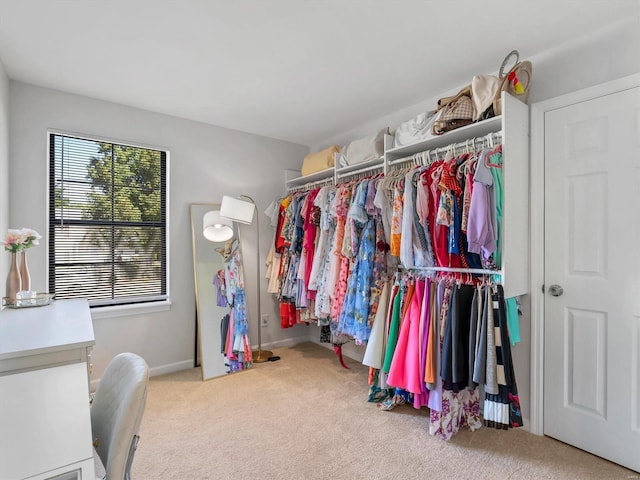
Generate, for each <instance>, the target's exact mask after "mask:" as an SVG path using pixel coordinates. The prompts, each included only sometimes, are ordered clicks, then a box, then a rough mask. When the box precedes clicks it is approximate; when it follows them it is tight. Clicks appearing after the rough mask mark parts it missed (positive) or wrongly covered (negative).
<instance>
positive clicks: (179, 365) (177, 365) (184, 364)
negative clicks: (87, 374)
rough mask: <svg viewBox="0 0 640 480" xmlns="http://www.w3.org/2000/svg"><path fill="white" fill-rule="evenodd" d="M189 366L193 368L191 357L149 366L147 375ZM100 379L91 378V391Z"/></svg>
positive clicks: (164, 373)
mask: <svg viewBox="0 0 640 480" xmlns="http://www.w3.org/2000/svg"><path fill="white" fill-rule="evenodd" d="M189 368H193V358H190V359H189V360H182V361H180V362H175V363H168V364H167V365H160V366H159V367H151V368H149V376H150V377H157V376H159V375H166V374H167V373H174V372H179V371H180V370H188V369H189ZM100 380H101V379H100V378H96V379H94V380H91V384H90V389H91V391H92V392H93V391H95V389H96V387H97V386H98V384H99V383H100Z"/></svg>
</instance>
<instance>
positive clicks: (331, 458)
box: [133, 343, 640, 480]
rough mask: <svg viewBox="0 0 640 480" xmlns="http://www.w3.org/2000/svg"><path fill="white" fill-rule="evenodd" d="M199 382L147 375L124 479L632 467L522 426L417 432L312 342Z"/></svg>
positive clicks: (498, 475) (591, 473) (531, 472)
mask: <svg viewBox="0 0 640 480" xmlns="http://www.w3.org/2000/svg"><path fill="white" fill-rule="evenodd" d="M274 353H275V354H277V355H280V356H281V357H282V359H281V360H280V361H278V362H267V363H264V364H260V365H255V367H254V368H253V369H252V370H248V371H246V372H241V373H237V374H233V375H227V376H225V377H221V378H217V379H213V380H210V381H207V382H202V381H201V380H200V370H199V369H193V370H187V371H183V372H178V373H175V374H171V375H165V376H162V377H154V378H152V379H151V385H150V390H149V397H148V400H147V407H146V411H145V415H144V419H143V421H142V427H141V440H140V445H139V447H138V452H137V454H136V458H135V461H134V464H133V479H134V480H162V479H167V480H169V479H171V480H182V479H196V480H201V479H202V480H204V479H231V480H235V479H238V480H240V479H242V480H246V479H250V478H259V479H264V480H270V479H285V480H288V479H305V480H311V479H394V480H397V479H406V480H410V479H426V478H437V479H440V480H445V479H467V478H474V479H478V478H480V479H484V478H486V479H508V478H513V479H543V478H554V479H618V478H619V479H629V478H640V475H639V474H638V473H636V472H632V471H630V470H627V469H624V468H622V467H620V466H618V465H615V464H613V463H610V462H607V461H605V460H602V459H600V458H598V457H595V456H593V455H590V454H588V453H585V452H583V451H581V450H577V449H575V448H573V447H570V446H568V445H565V444H563V443H560V442H557V441H555V440H553V439H550V438H547V437H539V436H535V435H531V434H529V433H527V432H525V431H523V430H509V431H497V430H492V429H488V428H481V429H480V430H478V431H476V432H473V433H472V432H469V431H468V430H464V431H462V432H460V433H458V434H457V435H455V436H454V437H453V439H452V440H451V441H449V442H444V441H442V440H440V439H437V438H434V437H431V436H430V435H429V433H428V415H427V410H426V409H422V410H419V411H417V410H414V409H413V407H411V406H407V405H403V406H401V407H397V408H396V409H394V410H393V411H390V412H384V411H380V410H378V409H377V408H376V406H375V404H371V403H368V402H367V401H366V399H367V385H366V382H367V370H366V369H365V367H363V366H362V365H360V364H358V363H357V362H355V361H353V360H350V359H346V362H347V364H348V365H349V366H350V367H351V369H350V370H345V369H343V368H342V367H340V365H339V364H338V360H337V358H336V356H335V354H334V353H333V352H332V351H330V350H327V349H325V348H322V347H319V346H317V345H314V344H312V343H305V344H302V345H298V346H295V347H293V348H283V349H277V350H276V351H275V352H274Z"/></svg>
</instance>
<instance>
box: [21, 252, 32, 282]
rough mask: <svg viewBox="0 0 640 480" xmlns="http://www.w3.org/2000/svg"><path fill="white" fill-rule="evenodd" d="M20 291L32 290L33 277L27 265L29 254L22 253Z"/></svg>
mask: <svg viewBox="0 0 640 480" xmlns="http://www.w3.org/2000/svg"><path fill="white" fill-rule="evenodd" d="M20 290H31V275H29V265H27V252H25V251H24V250H23V251H22V252H21V253H20Z"/></svg>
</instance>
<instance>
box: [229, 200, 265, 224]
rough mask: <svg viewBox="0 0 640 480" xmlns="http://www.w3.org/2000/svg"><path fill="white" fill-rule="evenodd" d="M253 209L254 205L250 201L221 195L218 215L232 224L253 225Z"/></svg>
mask: <svg viewBox="0 0 640 480" xmlns="http://www.w3.org/2000/svg"><path fill="white" fill-rule="evenodd" d="M255 208H256V204H255V203H253V202H252V201H247V200H243V199H240V198H234V197H229V196H227V195H223V196H222V203H221V204H220V215H222V216H223V217H225V218H228V219H230V220H233V221H234V222H240V223H245V224H250V223H253V212H254V211H255Z"/></svg>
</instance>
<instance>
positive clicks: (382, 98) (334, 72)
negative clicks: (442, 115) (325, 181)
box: [0, 0, 639, 145]
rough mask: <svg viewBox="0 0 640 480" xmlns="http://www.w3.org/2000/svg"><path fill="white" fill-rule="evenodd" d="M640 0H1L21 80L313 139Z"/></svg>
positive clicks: (3, 45) (3, 49) (569, 35)
mask: <svg viewBox="0 0 640 480" xmlns="http://www.w3.org/2000/svg"><path fill="white" fill-rule="evenodd" d="M638 9H639V1H638V0H615V1H611V0H602V1H596V0H584V1H569V0H536V1H523V0H504V1H498V0H457V1H453V0H449V1H445V0H440V1H431V0H421V1H411V0H395V1H385V0H326V1H321V0H264V1H261V0H235V1H233V0H182V1H175V0H174V1H170V0H108V1H107V0H103V1H100V0H83V1H79V0H75V1H73V0H0V60H1V61H2V63H3V64H4V66H5V70H6V72H7V75H8V76H9V78H11V79H15V80H19V81H23V82H27V83H31V84H35V85H40V86H44V87H49V88H54V89H58V90H62V91H67V92H72V93H76V94H81V95H86V96H89V97H94V98H99V99H103V100H108V101H112V102H117V103H122V104H126V105H132V106H135V107H139V108H144V109H147V110H152V111H156V112H161V113H166V114H170V115H175V116H179V117H183V118H188V119H192V120H198V121H202V122H206V123H210V124H214V125H219V126H223V127H228V128H233V129H237V130H243V131H246V132H251V133H255V134H260V135H266V136H268V137H274V138H278V139H283V140H289V141H292V142H296V143H300V144H305V145H311V144H314V143H317V142H319V141H321V140H324V139H326V138H329V137H331V136H333V135H335V134H338V133H340V132H344V131H347V130H349V129H351V128H353V127H355V126H357V125H359V124H362V123H364V122H366V121H369V120H372V119H374V118H377V117H380V116H383V115H385V114H389V113H391V112H394V111H396V110H399V109H401V108H403V107H407V106H409V105H412V104H414V103H417V102H419V101H421V100H424V99H426V98H430V97H433V96H434V95H437V94H438V93H441V92H445V91H447V90H449V89H450V88H452V86H456V85H461V84H464V83H467V82H469V81H470V79H471V76H473V74H475V73H490V72H492V71H495V70H497V69H498V67H499V64H500V62H501V61H502V58H503V57H504V56H505V54H506V53H508V52H509V51H510V50H511V49H513V48H517V49H518V50H519V51H520V54H521V56H522V57H531V56H533V55H535V54H537V53H540V52H543V51H545V50H548V49H550V48H553V47H554V46H556V45H558V44H560V43H564V42H567V41H569V40H571V39H575V38H576V37H580V36H583V35H588V34H589V32H592V31H593V30H595V29H597V28H601V27H603V26H606V25H609V24H612V23H614V22H617V21H620V20H622V19H625V18H627V17H629V16H634V15H635V16H637V15H638V11H639V10H638Z"/></svg>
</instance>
